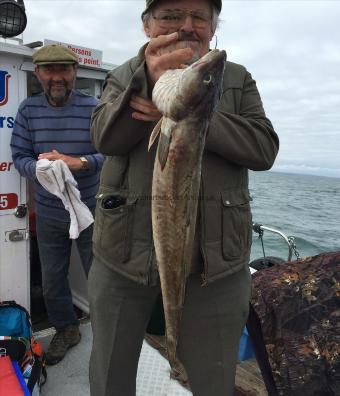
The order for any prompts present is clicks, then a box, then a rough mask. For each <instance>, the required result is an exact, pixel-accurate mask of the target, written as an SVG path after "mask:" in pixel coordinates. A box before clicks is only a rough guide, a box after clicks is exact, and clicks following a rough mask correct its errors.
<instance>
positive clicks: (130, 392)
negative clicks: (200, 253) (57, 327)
mask: <svg viewBox="0 0 340 396" xmlns="http://www.w3.org/2000/svg"><path fill="white" fill-rule="evenodd" d="M250 284H251V278H250V273H249V269H248V268H245V269H243V270H242V271H239V272H237V273H236V274H233V275H230V276H228V277H225V278H223V279H221V280H218V281H215V282H213V283H212V284H210V285H208V286H204V287H202V286H201V277H200V275H198V274H197V275H191V276H190V277H189V278H188V282H187V293H186V300H185V305H184V309H183V314H182V321H181V329H180V337H179V343H178V355H179V357H180V359H181V361H182V363H183V364H184V367H185V369H186V371H187V374H188V377H189V382H190V386H191V389H192V392H193V395H194V396H222V395H223V396H232V395H233V394H234V382H235V368H236V361H237V352H238V344H239V339H240V336H241V333H242V330H243V327H244V326H245V323H246V321H247V317H248V309H249V299H250ZM159 292H160V288H159V286H157V287H147V286H142V285H139V284H136V283H135V282H133V281H130V280H128V279H126V278H124V277H122V276H120V275H118V274H117V273H116V272H113V271H111V270H110V269H108V268H107V267H105V266H104V265H102V264H100V263H98V262H97V261H96V259H94V262H93V265H92V267H91V270H90V273H89V299H90V314H91V322H92V330H93V346H92V352H91V359H90V388H91V395H92V396H135V394H136V375H137V366H138V360H139V356H140V351H141V348H142V343H143V339H144V334H145V329H146V327H147V324H148V321H149V319H150V316H151V313H152V310H153V306H154V304H155V301H156V299H157V296H158V294H159ZM150 396H159V395H150Z"/></svg>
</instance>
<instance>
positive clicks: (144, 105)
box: [129, 95, 162, 121]
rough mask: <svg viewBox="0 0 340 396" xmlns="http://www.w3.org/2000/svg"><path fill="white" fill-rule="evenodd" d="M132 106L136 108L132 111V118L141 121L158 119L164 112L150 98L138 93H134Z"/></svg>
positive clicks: (131, 101)
mask: <svg viewBox="0 0 340 396" xmlns="http://www.w3.org/2000/svg"><path fill="white" fill-rule="evenodd" d="M129 104H130V106H131V107H132V108H133V109H134V110H136V111H134V112H133V113H132V118H134V119H135V120H141V121H158V120H159V119H160V118H161V117H162V114H161V113H160V112H159V111H158V109H157V107H156V106H155V105H154V104H153V102H152V101H151V100H150V99H144V98H142V97H140V96H137V95H132V96H131V100H130V103H129Z"/></svg>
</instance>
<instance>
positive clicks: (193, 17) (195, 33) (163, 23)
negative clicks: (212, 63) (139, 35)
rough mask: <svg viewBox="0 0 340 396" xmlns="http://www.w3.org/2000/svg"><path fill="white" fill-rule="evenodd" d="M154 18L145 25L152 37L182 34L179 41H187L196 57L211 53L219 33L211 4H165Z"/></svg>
mask: <svg viewBox="0 0 340 396" xmlns="http://www.w3.org/2000/svg"><path fill="white" fill-rule="evenodd" d="M151 14H152V16H151V18H150V19H148V20H147V21H145V22H144V30H145V32H146V34H147V36H148V37H150V38H154V37H158V36H159V35H162V34H170V33H173V32H179V40H181V41H184V42H185V44H186V46H188V47H190V48H191V49H192V50H193V51H194V54H195V56H198V57H202V56H203V55H204V54H206V53H207V52H208V51H209V43H210V40H211V38H212V37H213V35H214V33H215V32H214V31H213V28H212V7H211V4H210V2H209V1H207V0H162V1H161V2H160V3H159V4H157V6H155V7H154V8H153V9H152V11H151Z"/></svg>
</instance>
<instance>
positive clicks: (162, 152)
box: [158, 117, 176, 170]
mask: <svg viewBox="0 0 340 396" xmlns="http://www.w3.org/2000/svg"><path fill="white" fill-rule="evenodd" d="M175 127H176V122H174V121H172V120H171V119H170V118H168V117H163V121H162V127H161V129H162V130H161V134H160V136H159V142H158V160H159V163H160V166H161V169H162V170H163V169H164V167H165V164H166V161H167V159H168V154H169V149H170V143H171V135H172V131H173V130H174V129H175Z"/></svg>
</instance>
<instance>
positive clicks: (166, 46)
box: [145, 32, 194, 88]
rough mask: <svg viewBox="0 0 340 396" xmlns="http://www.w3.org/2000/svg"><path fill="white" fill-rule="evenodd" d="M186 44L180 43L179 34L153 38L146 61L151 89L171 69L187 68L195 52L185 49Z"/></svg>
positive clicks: (147, 51)
mask: <svg viewBox="0 0 340 396" xmlns="http://www.w3.org/2000/svg"><path fill="white" fill-rule="evenodd" d="M183 45H185V44H184V42H181V41H178V33H177V32H175V33H171V34H168V35H161V36H158V37H156V38H152V39H151V40H150V42H149V44H148V46H147V47H146V49H145V61H146V65H147V73H148V79H149V84H150V88H153V86H154V85H155V83H156V82H157V81H158V79H159V78H160V77H161V75H162V74H163V73H165V72H166V71H167V70H169V69H180V68H185V67H186V65H185V62H187V61H189V60H190V59H191V58H192V57H193V55H194V52H193V50H192V49H191V48H188V47H186V48H183Z"/></svg>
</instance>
